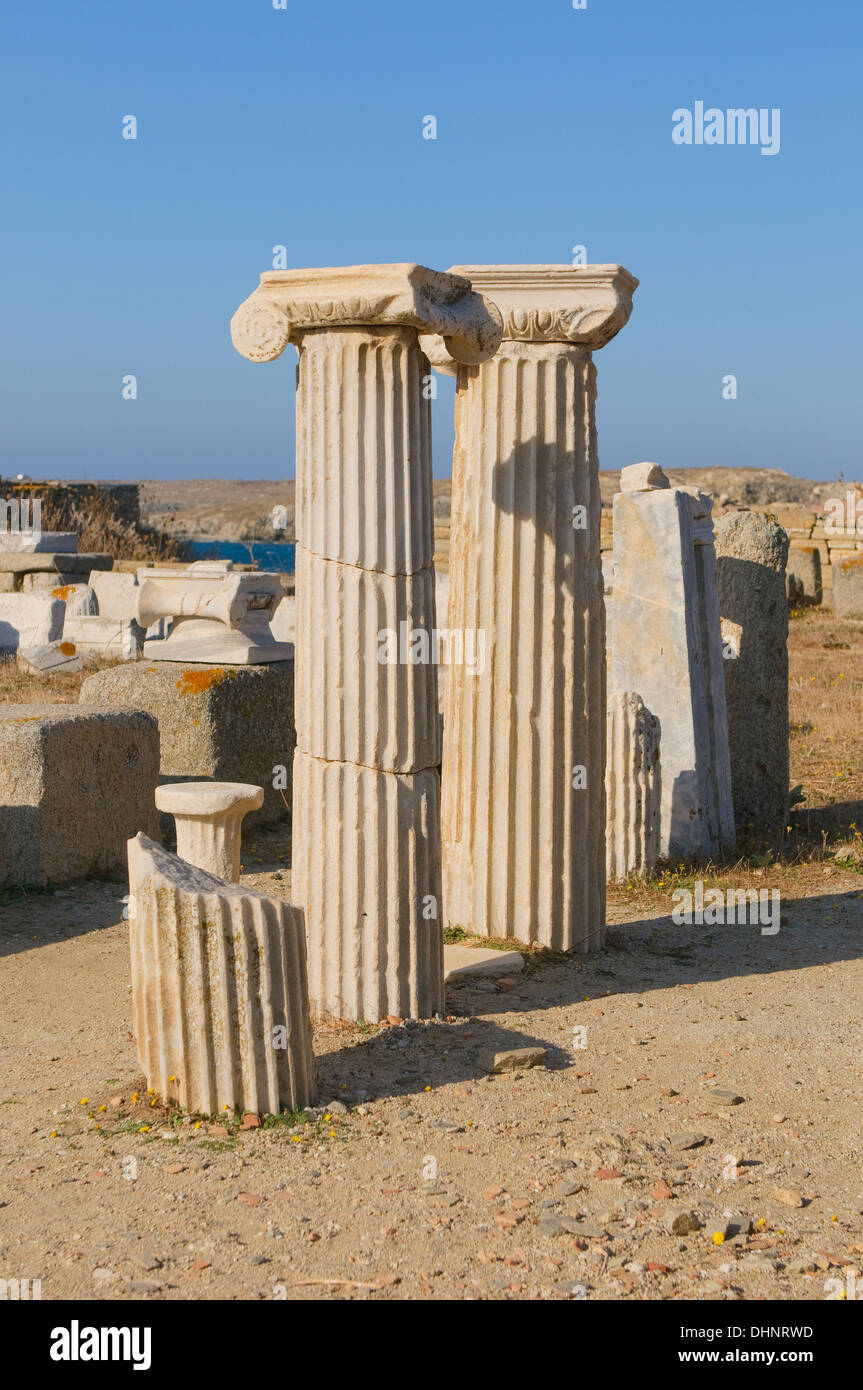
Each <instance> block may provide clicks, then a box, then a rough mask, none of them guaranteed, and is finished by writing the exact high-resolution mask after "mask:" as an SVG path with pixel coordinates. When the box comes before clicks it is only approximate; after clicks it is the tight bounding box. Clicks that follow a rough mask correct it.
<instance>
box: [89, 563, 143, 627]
mask: <svg viewBox="0 0 863 1390" xmlns="http://www.w3.org/2000/svg"><path fill="white" fill-rule="evenodd" d="M90 587H91V588H92V590H93V593H94V594H95V595H96V612H97V613H98V614H99V617H100V618H116V619H118V620H119V621H121V622H122V621H126V622H129V621H131V619H132V618H134V616H135V612H136V609H137V606H138V576H137V575H136V574H124V573H123V572H122V571H120V570H100V571H97V572H96V573H95V574H93V575H91V576H90Z"/></svg>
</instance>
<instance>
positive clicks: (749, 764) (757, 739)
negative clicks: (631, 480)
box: [716, 511, 789, 835]
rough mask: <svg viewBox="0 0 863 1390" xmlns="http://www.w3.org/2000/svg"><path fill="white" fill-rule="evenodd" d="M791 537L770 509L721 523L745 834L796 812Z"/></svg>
mask: <svg viewBox="0 0 863 1390" xmlns="http://www.w3.org/2000/svg"><path fill="white" fill-rule="evenodd" d="M787 556H788V536H787V535H786V533H785V531H784V530H783V528H782V527H781V526H780V525H779V523H778V521H776V520H775V518H773V517H770V516H766V515H765V514H764V513H762V512H746V511H740V512H727V513H726V515H725V516H723V517H720V518H719V520H718V521H717V523H716V576H717V583H718V586H719V613H720V617H721V618H722V621H723V623H731V624H734V625H736V626H737V627H739V629H740V635H739V638H737V640H735V641H734V642H733V643H732V644H729V643H727V642H726V644H725V652H726V656H725V659H724V660H723V667H724V671H725V699H726V705H727V710H728V743H729V750H730V755H731V787H732V795H733V799H734V820H735V825H736V828H737V833H738V835H740V834H742V833H743V832H744V831H749V832H766V833H772V832H775V831H781V830H782V829H783V827H784V826H785V823H786V821H787V819H788V785H789V756H788V602H787V599H786V594H785V563H786V559H787Z"/></svg>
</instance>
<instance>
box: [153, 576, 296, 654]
mask: <svg viewBox="0 0 863 1390" xmlns="http://www.w3.org/2000/svg"><path fill="white" fill-rule="evenodd" d="M137 578H138V588H137V590H136V591H135V599H136V608H135V618H136V620H137V622H138V623H139V624H140V626H141V627H142V628H144V629H146V628H149V627H151V626H152V625H153V624H154V623H156V622H158V621H159V620H160V619H170V620H171V630H170V632H169V634H168V636H167V637H166V638H156V639H154V638H148V639H147V640H146V641H145V643H144V658H145V660H150V661H183V662H189V661H201V662H213V663H218V664H220V665H223V666H251V665H261V664H263V663H264V662H272V661H287V660H289V659H290V658H291V657H292V656H293V651H292V650H291V648H290V646H288V644H287V643H279V642H276V641H275V640H274V638H273V634H272V632H271V631H270V618H271V616H272V614H273V612H274V611H275V608H276V605H277V604H278V603H279V602H280V600H281V597H282V586H281V583H280V582H279V577H278V575H277V574H258V573H253V574H244V573H240V572H237V573H231V572H230V571H229V570H228V569H227V568H226V567H225V566H224V565H221V564H219V563H218V562H217V563H216V564H199V565H194V566H190V567H189V569H188V570H185V571H184V570H174V569H140V570H138V575H137Z"/></svg>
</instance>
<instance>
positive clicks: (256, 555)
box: [186, 540, 296, 574]
mask: <svg viewBox="0 0 863 1390" xmlns="http://www.w3.org/2000/svg"><path fill="white" fill-rule="evenodd" d="M186 550H187V552H188V556H189V559H190V560H233V561H234V563H235V564H238V565H251V564H255V565H257V566H258V567H259V568H260V569H262V570H278V571H279V572H281V573H282V574H293V572H294V563H295V550H296V546H295V545H294V544H293V542H290V543H288V542H286V541H270V542H267V541H250V542H249V543H248V544H246V542H245V541H215V540H214V541H186Z"/></svg>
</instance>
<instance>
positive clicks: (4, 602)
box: [0, 594, 65, 652]
mask: <svg viewBox="0 0 863 1390" xmlns="http://www.w3.org/2000/svg"><path fill="white" fill-rule="evenodd" d="M64 613H65V605H64V604H63V603H62V601H61V600H60V599H55V598H52V597H51V596H50V594H0V652H17V651H30V650H31V649H33V648H35V647H44V646H45V645H46V643H48V642H58V641H59V640H60V638H61V637H62V636H63V615H64Z"/></svg>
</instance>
